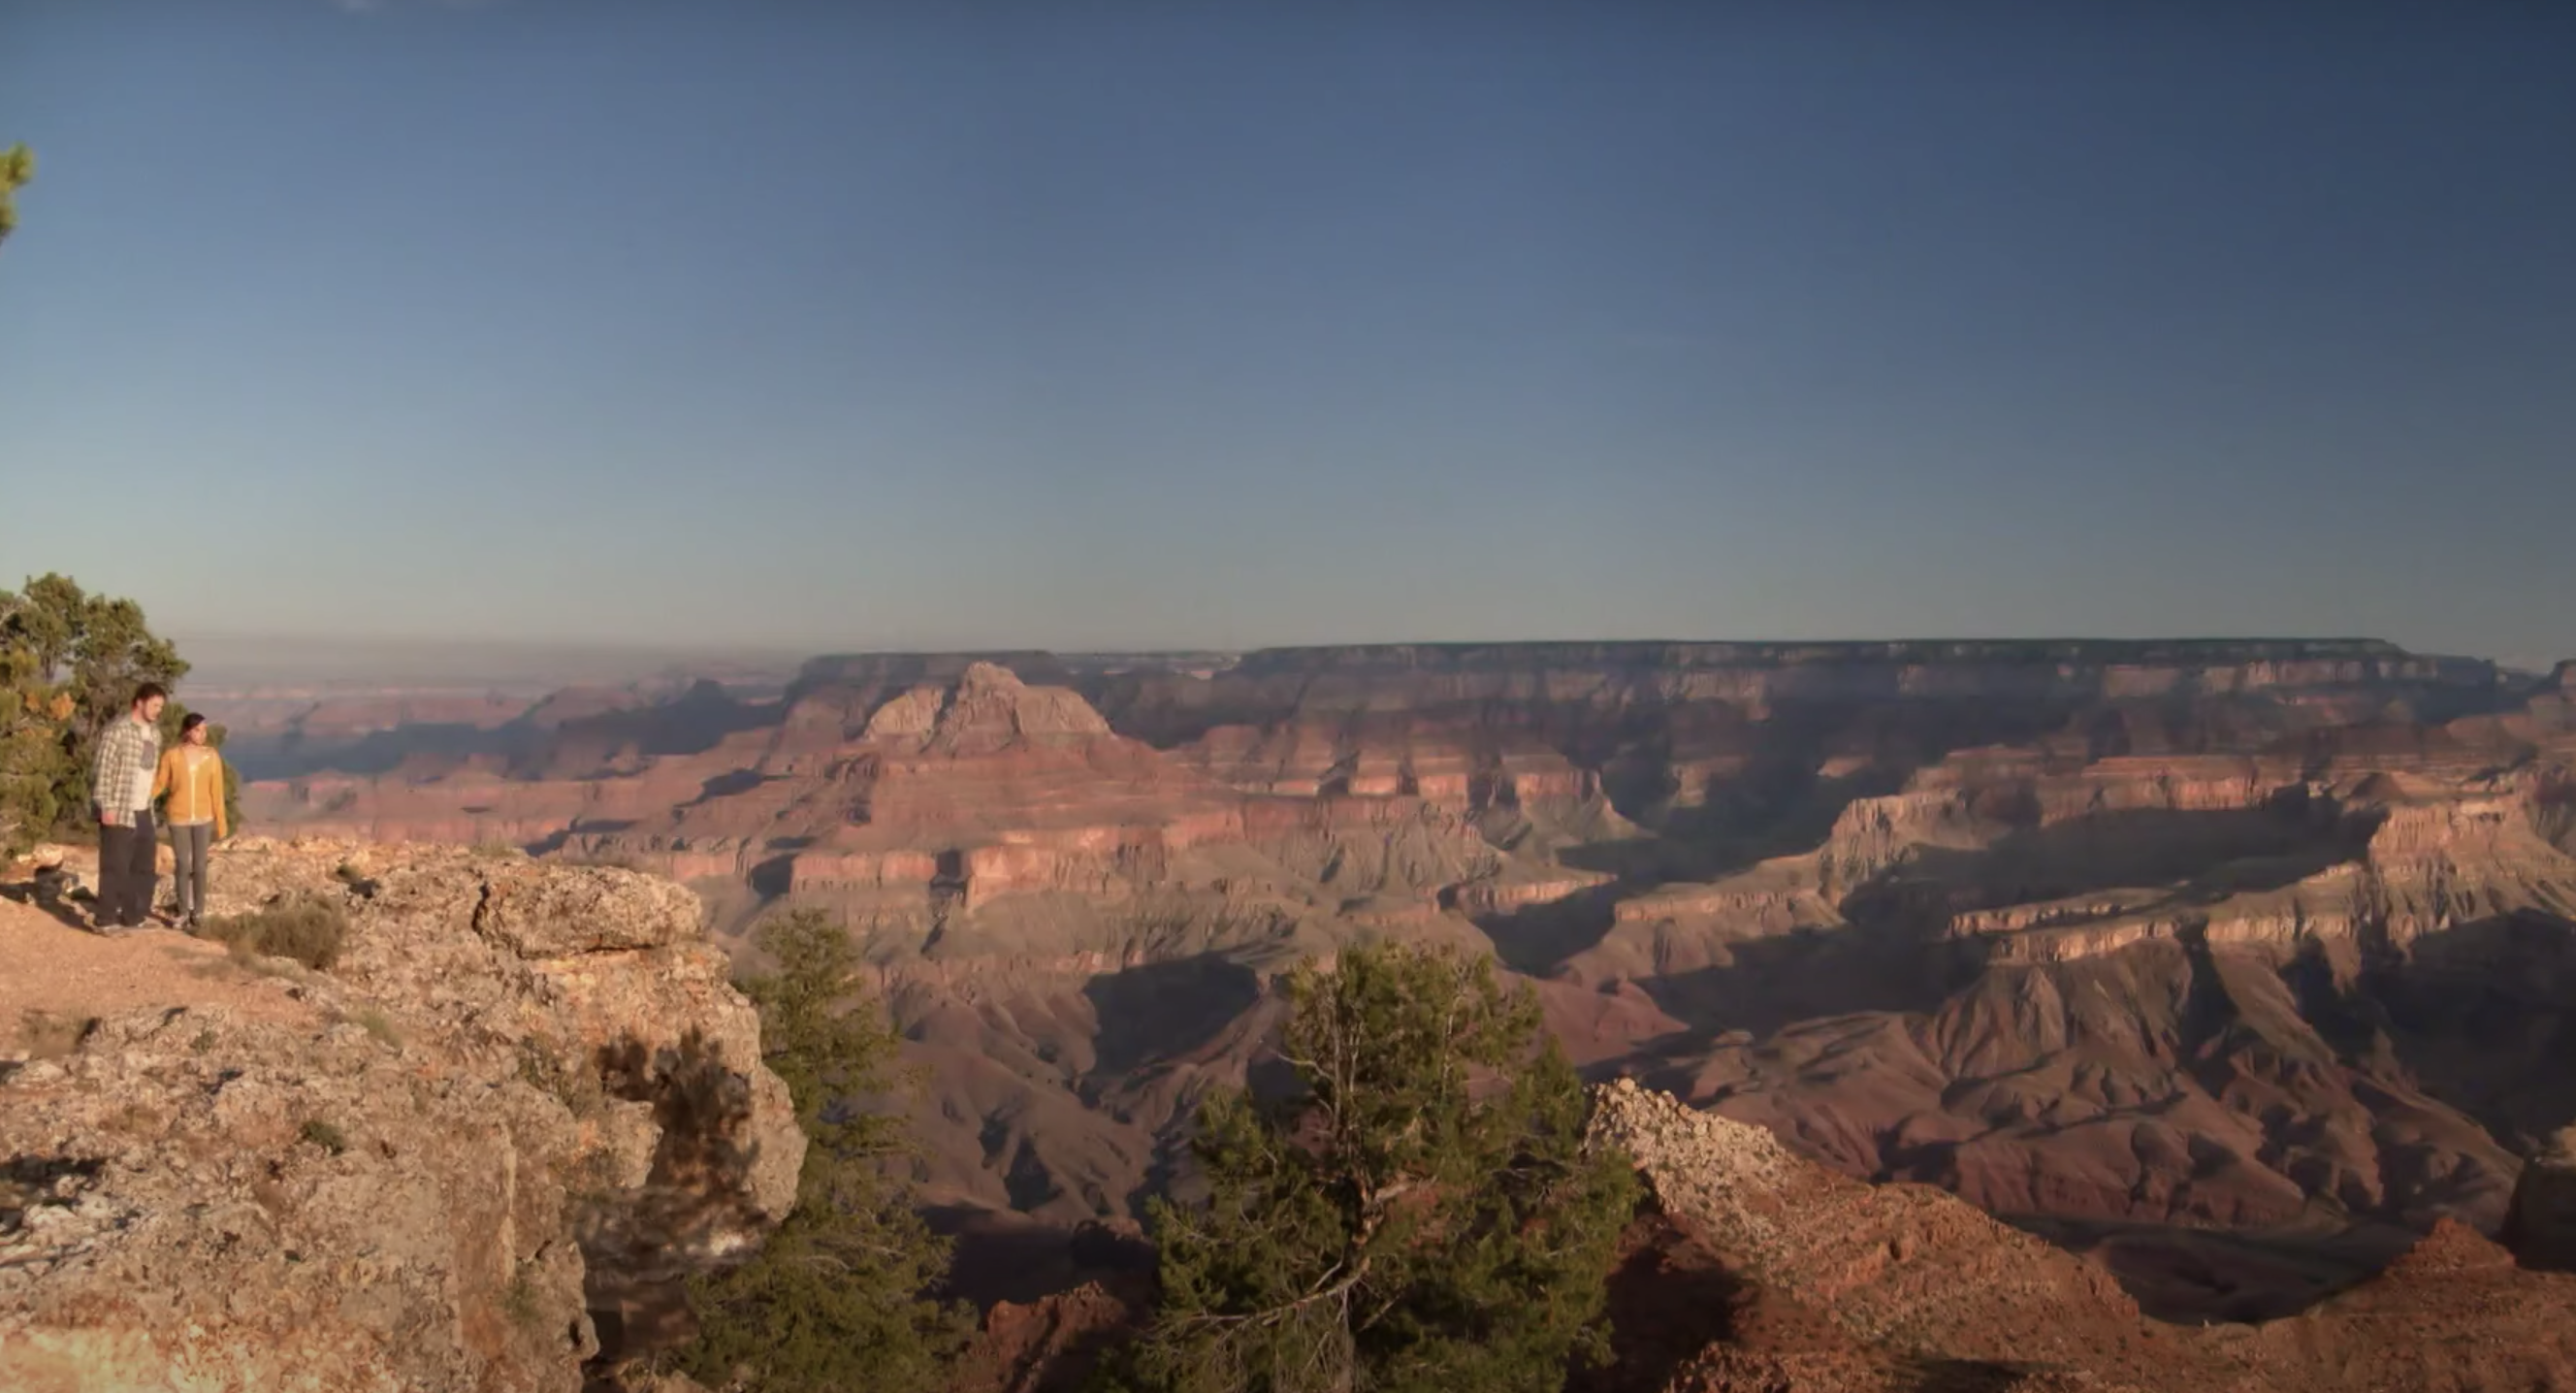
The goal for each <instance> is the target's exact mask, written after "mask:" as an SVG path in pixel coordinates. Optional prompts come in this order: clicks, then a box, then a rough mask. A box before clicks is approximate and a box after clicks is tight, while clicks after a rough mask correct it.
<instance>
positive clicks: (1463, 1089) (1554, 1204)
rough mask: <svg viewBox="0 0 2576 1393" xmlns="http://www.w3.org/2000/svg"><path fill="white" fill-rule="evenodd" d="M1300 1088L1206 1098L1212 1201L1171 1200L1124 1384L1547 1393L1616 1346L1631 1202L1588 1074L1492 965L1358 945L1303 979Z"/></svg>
mask: <svg viewBox="0 0 2576 1393" xmlns="http://www.w3.org/2000/svg"><path fill="white" fill-rule="evenodd" d="M1288 990H1289V996H1290V1002H1291V1011H1290V1016H1289V1019H1288V1022H1287V1026H1286V1029H1285V1038H1284V1040H1283V1042H1282V1045H1281V1049H1280V1053H1281V1054H1282V1056H1283V1057H1284V1058H1285V1059H1286V1060H1287V1062H1288V1063H1289V1064H1291V1065H1292V1066H1294V1067H1295V1069H1296V1071H1297V1074H1298V1077H1299V1078H1300V1080H1301V1081H1302V1082H1303V1084H1304V1095H1303V1096H1302V1097H1298V1098H1296V1099H1293V1100H1290V1101H1287V1102H1284V1103H1281V1104H1278V1105H1275V1106H1274V1105H1268V1104H1264V1103H1261V1102H1257V1101H1255V1100H1253V1099H1252V1098H1250V1097H1249V1096H1247V1095H1243V1094H1233V1095H1224V1096H1218V1097H1214V1098H1211V1099H1210V1100H1209V1102H1208V1103H1207V1104H1206V1106H1205V1107H1204V1108H1203V1110H1202V1111H1201V1114H1200V1119H1199V1129H1200V1131H1199V1138H1198V1141H1197V1151H1198V1155H1199V1159H1200V1161H1201V1163H1202V1165H1203V1167H1204V1169H1205V1171H1206V1177H1207V1182H1208V1184H1209V1187H1210V1193H1209V1197H1208V1200H1207V1202H1206V1203H1205V1204H1204V1205H1203V1206H1197V1207H1190V1208H1182V1207H1176V1206H1172V1205H1169V1204H1166V1203H1163V1202H1161V1201H1157V1202H1156V1203H1155V1205H1154V1207H1153V1212H1152V1221H1153V1228H1154V1235H1155V1239H1156V1242H1157V1243H1158V1245H1159V1246H1160V1250H1161V1281H1162V1301H1161V1306H1160V1309H1159V1310H1158V1312H1157V1313H1156V1316H1155V1319H1154V1322H1153V1325H1152V1327H1151V1329H1150V1330H1149V1331H1148V1332H1147V1335H1146V1337H1145V1339H1144V1341H1143V1343H1142V1345H1141V1346H1140V1348H1139V1349H1138V1350H1137V1351H1136V1353H1135V1358H1134V1367H1133V1369H1132V1370H1131V1371H1130V1372H1129V1374H1128V1375H1127V1377H1130V1378H1132V1379H1134V1380H1135V1381H1136V1382H1138V1383H1141V1384H1142V1385H1143V1386H1145V1387H1147V1388H1150V1389H1155V1390H1163V1391H1164V1393H1435V1391H1441V1393H1445V1391H1446V1390H1455V1389H1476V1390H1480V1391H1481V1393H1523V1391H1526V1393H1540V1391H1541V1390H1552V1389H1556V1388H1559V1387H1561V1386H1562V1385H1563V1383H1564V1381H1565V1375H1566V1370H1567V1365H1568V1361H1569V1359H1570V1358H1572V1357H1575V1356H1577V1355H1585V1356H1592V1357H1598V1356H1600V1355H1602V1354H1603V1353H1604V1347H1603V1344H1602V1340H1601V1336H1602V1329H1601V1320H1600V1317H1601V1312H1602V1304H1603V1291H1604V1286H1605V1283H1606V1281H1607V1279H1608V1275H1609V1271H1610V1267H1611V1265H1612V1261H1613V1258H1614V1255H1615V1249H1616V1246H1617V1243H1618V1238H1619V1233H1620V1230H1621V1229H1622V1228H1623V1227H1624V1226H1625V1224H1626V1222H1627V1220H1628V1217H1629V1214H1630V1211H1631V1208H1632V1206H1633V1204H1634V1202H1635V1184H1636V1182H1635V1178H1634V1176H1633V1174H1632V1172H1631V1170H1630V1168H1629V1165H1628V1162H1627V1160H1626V1159H1625V1158H1624V1157H1620V1156H1617V1155H1599V1156H1590V1157H1587V1156H1585V1155H1583V1154H1582V1150H1581V1147H1582V1139H1583V1127H1584V1120H1585V1108H1586V1101H1585V1096H1584V1091H1583V1087H1582V1084H1581V1081H1580V1080H1579V1079H1577V1078H1576V1076H1575V1073H1574V1070H1573V1068H1572V1066H1570V1065H1569V1064H1567V1062H1566V1060H1565V1057H1564V1055H1563V1054H1562V1053H1561V1052H1560V1051H1559V1050H1558V1049H1557V1047H1556V1044H1555V1042H1554V1041H1553V1040H1546V1041H1545V1043H1543V1044H1542V1043H1541V1040H1542V1039H1543V1037H1544V1032H1543V1030H1542V1029H1541V1024H1540V1020H1539V1013H1538V1006H1537V1003H1536V1002H1535V1000H1534V999H1533V998H1532V997H1531V995H1530V993H1529V992H1528V991H1527V990H1526V989H1525V988H1524V989H1521V990H1518V991H1507V990H1505V989H1504V987H1503V986H1502V985H1501V984H1500V983H1498V982H1497V981H1496V980H1495V977H1494V970H1493V964H1492V962H1491V960H1489V959H1486V958H1482V957H1477V958H1466V957H1461V956H1457V955H1453V954H1449V953H1445V952H1421V951H1415V950H1408V949H1402V948H1395V947H1368V948H1360V949H1355V950H1351V951H1348V952H1346V953H1344V954H1343V955H1342V958H1341V962H1340V965H1339V966H1338V967H1337V968H1336V969H1335V970H1333V971H1330V972H1325V971H1320V970H1318V969H1316V968H1315V967H1314V966H1313V965H1312V964H1308V965H1303V966H1300V967H1299V968H1298V969H1297V970H1296V971H1295V972H1294V973H1293V974H1292V975H1291V977H1290V978H1289V982H1288Z"/></svg>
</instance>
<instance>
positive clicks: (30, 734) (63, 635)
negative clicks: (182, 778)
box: [0, 575, 188, 844]
mask: <svg viewBox="0 0 2576 1393" xmlns="http://www.w3.org/2000/svg"><path fill="white" fill-rule="evenodd" d="M187 671H188V664H187V663H186V662H184V661H182V660H181V659H180V657H179V652H178V650H177V649H176V648H173V647H172V646H171V645H170V643H169V641H168V640H166V639H163V638H161V637H159V636H157V635H155V634H154V633H153V632H152V629H151V626H150V625H149V624H147V623H146V622H145V621H144V617H143V608H142V606H140V605H137V604H135V603H134V602H133V601H132V600H120V599H114V598H111V597H109V596H105V595H92V594H89V593H88V592H86V591H84V590H82V589H81V587H80V586H79V585H78V584H76V583H74V582H73V581H72V580H70V579H69V578H68V577H65V576H60V575H45V576H39V577H37V578H35V579H33V580H30V581H28V582H27V583H26V585H25V587H24V588H22V589H20V590H17V591H14V592H13V591H5V590H0V844H5V843H9V842H24V841H26V840H28V839H30V838H33V837H39V836H43V835H45V834H46V833H48V832H52V831H54V830H56V829H57V827H58V826H59V825H60V824H63V823H66V822H69V821H71V820H73V819H76V818H78V817H80V816H81V815H82V814H83V813H85V812H86V811H87V809H88V806H89V792H90V790H89V774H90V760H91V756H92V754H93V753H94V752H95V751H96V750H97V748H98V744H97V742H98V737H99V734H100V732H102V731H104V730H105V729H106V728H107V723H108V722H109V721H112V720H115V719H117V718H118V717H120V716H123V715H124V714H125V712H126V710H127V707H128V705H129V704H130V702H131V701H132V698H133V696H134V689H135V688H136V687H137V686H138V685H140V684H142V683H145V682H158V683H160V684H162V685H163V686H165V687H166V686H171V685H175V684H176V683H177V682H178V680H179V678H181V677H182V676H184V675H186V673H187ZM177 706H178V703H176V702H172V703H171V704H170V709H166V710H165V711H164V713H163V719H164V723H165V729H164V732H163V738H164V739H165V740H166V739H170V738H172V737H173V736H175V735H176V733H177V720H178V717H179V714H182V713H178V712H177V710H176V708H177Z"/></svg>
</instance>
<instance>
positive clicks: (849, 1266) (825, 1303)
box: [677, 912, 967, 1393]
mask: <svg viewBox="0 0 2576 1393" xmlns="http://www.w3.org/2000/svg"><path fill="white" fill-rule="evenodd" d="M758 941H759V943H760V945H761V946H762V947H763V948H764V949H765V950H767V952H768V953H769V955H770V956H771V958H772V959H774V960H775V961H776V962H777V963H778V969H777V971H775V972H773V973H770V974H766V975H763V976H756V977H748V978H745V979H743V980H742V982H741V983H740V984H739V985H740V986H741V988H742V990H743V994H744V995H746V996H748V997H750V998H751V1000H752V1002H753V1004H754V1005H756V1006H758V1007H759V1008H760V1027H761V1051H762V1056H763V1060H764V1062H766V1063H767V1064H768V1065H769V1067H770V1068H771V1069H773V1070H775V1071H776V1072H777V1073H778V1075H779V1077H780V1078H782V1079H784V1080H786V1082H787V1088H788V1092H789V1094H790V1096H791V1097H792V1098H793V1099H794V1101H795V1104H796V1116H797V1123H798V1125H799V1126H800V1127H801V1128H802V1129H803V1130H804V1132H805V1135H806V1138H807V1139H808V1141H809V1142H810V1143H811V1145H810V1146H809V1148H808V1149H807V1151H806V1153H805V1168H804V1170H803V1171H802V1172H801V1173H800V1174H799V1176H798V1178H797V1187H796V1206H795V1208H794V1209H793V1210H791V1211H790V1212H789V1213H788V1215H787V1218H786V1220H785V1221H784V1222H783V1223H781V1224H780V1225H779V1227H778V1229H777V1230H776V1231H775V1232H774V1233H772V1234H770V1236H769V1238H768V1240H767V1241H766V1242H765V1243H764V1244H763V1245H762V1246H761V1249H760V1251H759V1252H758V1253H757V1254H756V1255H754V1256H753V1257H752V1258H751V1259H750V1260H749V1261H748V1262H746V1263H744V1264H742V1265H741V1266H739V1267H735V1268H733V1269H731V1270H728V1271H724V1272H719V1273H716V1274H713V1275H711V1276H706V1277H701V1278H697V1279H695V1280H692V1281H691V1282H690V1284H689V1295H690V1303H691V1305H692V1306H693V1307H694V1308H695V1310H696V1312H697V1316H698V1321H699V1335H698V1339H697V1340H696V1342H695V1343H693V1344H691V1345H690V1346H688V1347H687V1348H686V1349H684V1350H682V1351H680V1352H679V1358H678V1361H677V1362H678V1363H679V1364H680V1365H681V1367H682V1368H684V1369H685V1370H686V1371H687V1372H688V1373H689V1374H691V1375H692V1376H694V1377H695V1378H696V1379H697V1380H698V1381H699V1382H701V1383H704V1384H706V1385H707V1386H709V1387H711V1388H720V1387H725V1386H727V1385H728V1384H731V1383H732V1382H733V1381H734V1380H735V1378H736V1377H737V1376H739V1375H743V1374H748V1375H749V1380H748V1382H749V1386H750V1387H753V1388H757V1389H759V1390H761V1393H827V1390H829V1391H831V1393H837V1390H842V1389H860V1388H864V1389H869V1390H872V1393H916V1391H917V1393H930V1390H937V1389H942V1388H945V1387H946V1386H947V1368H946V1366H947V1364H948V1362H949V1360H951V1359H952V1358H953V1357H954V1356H955V1355H956V1353H957V1352H958V1351H959V1350H960V1349H962V1348H963V1346H964V1343H965V1337H966V1333H967V1323H966V1318H965V1314H964V1312H962V1311H961V1310H959V1309H957V1308H955V1307H952V1306H949V1305H947V1304H944V1303H941V1302H936V1301H932V1300H930V1299H928V1298H927V1297H925V1295H924V1293H925V1292H927V1291H929V1290H930V1289H931V1288H932V1287H934V1286H935V1285H937V1284H938V1282H939V1281H940V1280H941V1278H942V1277H943V1276H944V1275H945V1274H946V1271H947V1266H948V1249H947V1245H946V1243H944V1242H943V1241H941V1240H940V1239H939V1238H937V1237H936V1236H935V1235H933V1234H932V1233H931V1232H930V1231H929V1229H928V1228H927V1227H926V1226H925V1225H924V1224H923V1223H922V1221H921V1218H920V1216H919V1215H918V1214H916V1213H915V1212H914V1211H913V1208H912V1203H911V1199H912V1197H911V1195H910V1193H909V1192H908V1190H907V1188H906V1187H905V1186H904V1185H902V1184H900V1183H898V1182H897V1181H896V1180H895V1179H894V1178H893V1177H892V1176H890V1175H889V1174H888V1173H887V1169H886V1163H887V1162H888V1161H889V1160H891V1159H893V1158H895V1157H897V1156H899V1155H901V1154H903V1153H904V1151H905V1150H906V1149H907V1146H908V1142H907V1139H906V1137H905V1135H904V1131H903V1123H902V1121H901V1119H899V1118H895V1117H891V1116H886V1115H882V1114H878V1113H873V1112H866V1111H861V1110H858V1109H854V1108H851V1107H848V1106H846V1104H848V1103H850V1102H852V1101H854V1100H859V1099H864V1098H867V1097H870V1096H872V1095H882V1094H884V1093H886V1092H888V1091H889V1090H890V1088H891V1087H892V1084H893V1082H894V1080H893V1077H892V1075H893V1070H892V1065H893V1062H894V1059H895V1048H896V1037H895V1034H894V1032H893V1031H892V1030H891V1029H890V1028H889V1027H888V1026H887V1025H886V1023H885V1021H884V1020H883V1018H882V1017H880V1016H879V1015H877V1013H876V1012H875V1011H874V1009H873V1008H870V1007H867V1006H865V1005H859V1006H853V1005H852V1004H851V999H852V998H853V997H854V996H855V995H856V993H857V974H858V968H859V966H860V960H859V954H858V950H857V949H856V948H855V947H853V946H852V945H851V943H850V940H849V936H848V935H847V934H846V933H844V932H843V931H842V930H841V928H840V927H839V926H838V925H836V924H834V923H833V922H832V921H831V920H829V919H827V918H825V917H823V916H821V915H819V914H814V913H811V912H804V913H798V914H793V915H789V916H787V917H785V918H783V919H778V920H773V921H771V922H770V923H769V924H766V925H764V926H763V927H762V928H761V930H760V932H759V935H758Z"/></svg>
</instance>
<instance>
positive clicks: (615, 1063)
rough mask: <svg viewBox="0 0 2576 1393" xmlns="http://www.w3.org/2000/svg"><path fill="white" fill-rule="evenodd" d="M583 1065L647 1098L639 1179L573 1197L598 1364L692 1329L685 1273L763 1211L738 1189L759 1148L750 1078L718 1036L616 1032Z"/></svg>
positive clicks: (726, 1254) (717, 1255)
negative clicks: (647, 1157)
mask: <svg viewBox="0 0 2576 1393" xmlns="http://www.w3.org/2000/svg"><path fill="white" fill-rule="evenodd" d="M593 1062H594V1067H595V1068H596V1069H597V1071H598V1082H599V1084H600V1085H601V1086H602V1087H603V1088H604V1089H605V1090H606V1092H607V1095H608V1096H609V1097H610V1098H613V1099H616V1100H618V1101H619V1102H624V1103H630V1104H632V1103H642V1104H647V1105H649V1106H650V1107H651V1109H652V1113H653V1122H654V1125H655V1126H656V1127H657V1128H659V1130H660V1137H659V1140H658V1141H657V1142H656V1143H655V1145H654V1150H653V1157H652V1163H651V1167H650V1169H649V1170H648V1171H647V1173H646V1176H645V1180H644V1183H643V1185H641V1186H640V1187H637V1188H634V1189H628V1190H620V1189H614V1188H610V1187H606V1186H603V1187H600V1188H598V1189H595V1190H593V1191H591V1192H589V1193H588V1194H586V1195H581V1196H576V1203H579V1204H581V1205H582V1213H581V1215H580V1217H579V1218H578V1219H577V1220H576V1221H575V1225H574V1231H575V1234H576V1236H577V1237H578V1239H579V1241H580V1244H581V1250H582V1256H583V1258H584V1259H585V1261H586V1262H587V1264H588V1269H589V1271H588V1276H587V1277H586V1279H585V1282H584V1296H585V1298H586V1300H587V1301H588V1303H589V1307H590V1313H591V1319H592V1322H593V1323H594V1324H595V1325H596V1326H597V1328H598V1331H599V1342H600V1354H599V1356H598V1358H599V1362H600V1363H602V1364H603V1365H605V1364H613V1363H615V1362H616V1361H618V1360H621V1359H629V1358H633V1357H636V1356H638V1355H642V1354H648V1353H652V1352H654V1351H657V1350H663V1349H669V1348H672V1347H674V1346H676V1345H678V1344H681V1343H684V1342H686V1341H687V1340H688V1339H689V1338H690V1337H691V1336H693V1335H694V1334H695V1333H696V1331H695V1327H694V1323H693V1322H692V1320H691V1318H690V1315H689V1310H688V1294H687V1289H686V1282H687V1279H688V1278H689V1277H690V1276H692V1275H694V1274H697V1273H702V1272H707V1271H712V1270H714V1269H717V1268H720V1267H723V1266H726V1265H729V1264H730V1263H732V1262H736V1261H739V1260H741V1259H742V1258H743V1257H745V1256H748V1255H749V1253H750V1252H751V1250H752V1249H753V1248H755V1247H756V1246H757V1245H758V1243H759V1241H760V1239H761V1237H762V1235H763V1234H764V1233H765V1232H766V1231H767V1229H768V1226H769V1223H770V1219H769V1217H768V1216H766V1215H764V1214H763V1213H762V1212H761V1210H760V1207H759V1206H758V1205H757V1204H755V1203H754V1202H753V1200H752V1197H751V1193H750V1186H749V1178H750V1175H751V1170H752V1167H753V1165H754V1163H755V1162H756V1161H757V1160H758V1158H759V1155H760V1148H759V1146H758V1144H757V1143H754V1142H750V1141H748V1140H746V1134H747V1133H748V1131H749V1124H750V1122H751V1119H752V1094H751V1081H750V1080H749V1079H748V1078H746V1077H744V1076H743V1075H742V1074H740V1073H738V1072H736V1071H735V1070H733V1069H732V1068H731V1067H729V1066H728V1065H727V1064H726V1063H725V1060H724V1051H723V1048H722V1047H721V1046H720V1045H717V1044H715V1043H713V1042H711V1041H709V1040H708V1039H707V1038H706V1037H705V1036H704V1035H703V1034H701V1033H700V1032H697V1031H694V1030H693V1031H691V1032H689V1033H688V1034H687V1035H685V1036H683V1037H681V1039H680V1040H679V1042H678V1043H676V1044H670V1045H663V1046H660V1047H658V1048H657V1047H653V1046H648V1045H646V1044H645V1043H644V1042H642V1041H641V1040H638V1039H636V1038H635V1037H633V1036H628V1037H626V1038H625V1039H622V1040H620V1041H618V1042H617V1043H615V1044H613V1045H607V1046H603V1047H602V1048H601V1049H600V1050H599V1051H598V1053H597V1055H596V1056H595V1058H594V1061H593Z"/></svg>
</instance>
